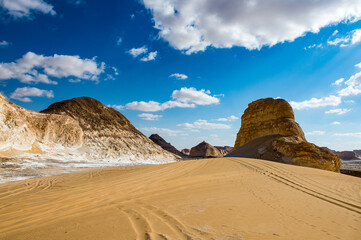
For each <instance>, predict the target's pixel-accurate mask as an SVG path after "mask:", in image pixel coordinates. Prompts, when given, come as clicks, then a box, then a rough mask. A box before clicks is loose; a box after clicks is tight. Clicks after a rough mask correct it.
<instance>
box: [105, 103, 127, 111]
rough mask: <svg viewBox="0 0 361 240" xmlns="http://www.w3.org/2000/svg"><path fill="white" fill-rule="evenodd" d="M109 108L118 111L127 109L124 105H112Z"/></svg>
mask: <svg viewBox="0 0 361 240" xmlns="http://www.w3.org/2000/svg"><path fill="white" fill-rule="evenodd" d="M108 107H111V108H114V109H116V110H118V111H120V110H123V109H125V107H124V106H123V105H110V104H109V105H108Z"/></svg>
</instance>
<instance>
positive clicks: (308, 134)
mask: <svg viewBox="0 0 361 240" xmlns="http://www.w3.org/2000/svg"><path fill="white" fill-rule="evenodd" d="M325 133H326V132H325V131H312V132H306V133H305V134H306V135H307V136H320V135H324V134H325Z"/></svg>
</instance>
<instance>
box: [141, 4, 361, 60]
mask: <svg viewBox="0 0 361 240" xmlns="http://www.w3.org/2000/svg"><path fill="white" fill-rule="evenodd" d="M142 1H143V4H144V5H145V7H146V8H148V9H150V10H151V13H152V15H153V20H154V23H155V26H154V27H155V28H157V29H159V30H160V32H159V35H160V37H161V38H163V39H164V40H166V41H168V42H169V43H170V45H171V46H172V47H174V48H175V49H178V50H182V51H186V52H187V53H193V52H198V51H204V50H205V49H206V48H207V47H208V46H213V47H216V48H231V47H233V46H242V47H245V48H247V49H250V50H253V49H260V48H261V47H263V46H273V45H275V44H277V43H282V42H285V41H293V40H295V39H296V38H298V37H301V36H304V35H305V34H306V33H307V32H313V33H317V32H319V30H320V29H321V28H323V27H326V26H329V25H330V24H335V23H339V22H348V21H356V20H358V19H360V17H361V4H360V1H359V0H343V1H339V0H318V1H314V0H303V1H289V0H274V1H267V0H263V1H261V0H228V1H220V0H207V1H204V0H142Z"/></svg>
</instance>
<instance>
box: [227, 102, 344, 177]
mask: <svg viewBox="0 0 361 240" xmlns="http://www.w3.org/2000/svg"><path fill="white" fill-rule="evenodd" d="M234 149H235V150H234V151H233V152H232V153H230V154H228V155H227V156H229V157H250V158H259V159H265V160H272V161H278V162H284V163H290V164H294V165H300V166H308V167H314V168H320V169H325V170H330V171H335V172H339V171H340V166H341V161H340V159H339V157H338V156H337V155H335V154H334V153H332V152H331V151H329V150H327V149H324V148H320V147H318V146H316V145H315V144H312V143H308V142H307V141H306V138H305V135H304V133H303V131H302V129H301V127H300V126H299V125H298V124H297V123H296V122H295V117H294V113H293V110H292V107H291V105H290V104H289V103H288V102H287V101H285V100H283V99H273V98H266V99H260V100H257V101H255V102H252V103H250V104H249V105H248V108H247V109H246V110H245V112H244V114H243V116H242V124H241V129H240V130H239V132H238V134H237V139H236V142H235V146H234Z"/></svg>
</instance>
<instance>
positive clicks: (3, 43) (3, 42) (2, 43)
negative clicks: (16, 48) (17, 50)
mask: <svg viewBox="0 0 361 240" xmlns="http://www.w3.org/2000/svg"><path fill="white" fill-rule="evenodd" d="M9 45H10V43H9V42H8V41H5V40H3V41H1V42H0V47H7V46H9Z"/></svg>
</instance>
